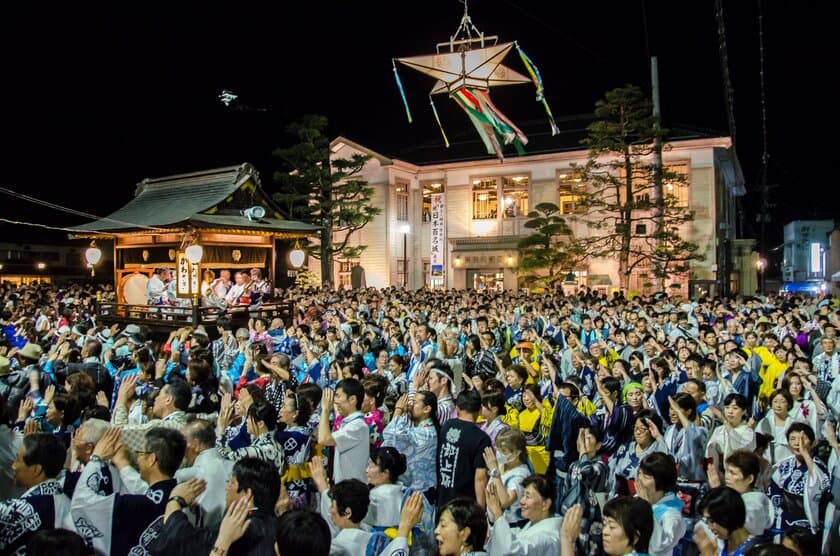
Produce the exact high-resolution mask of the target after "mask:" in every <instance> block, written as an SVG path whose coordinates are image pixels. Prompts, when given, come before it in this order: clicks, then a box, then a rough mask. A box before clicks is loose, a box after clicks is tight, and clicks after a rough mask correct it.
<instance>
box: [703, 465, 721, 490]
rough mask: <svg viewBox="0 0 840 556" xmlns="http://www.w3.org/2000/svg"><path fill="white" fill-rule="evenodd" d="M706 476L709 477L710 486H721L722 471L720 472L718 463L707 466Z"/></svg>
mask: <svg viewBox="0 0 840 556" xmlns="http://www.w3.org/2000/svg"><path fill="white" fill-rule="evenodd" d="M706 477H707V478H708V479H709V486H710V487H712V488H717V487H719V486H720V473H718V470H717V465H715V464H714V462H712V463H710V464H709V466H708V467H707V468H706Z"/></svg>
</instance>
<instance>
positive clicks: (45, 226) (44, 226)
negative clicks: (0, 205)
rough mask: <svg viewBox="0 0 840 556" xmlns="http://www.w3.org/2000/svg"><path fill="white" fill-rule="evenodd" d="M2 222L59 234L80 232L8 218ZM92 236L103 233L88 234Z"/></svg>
mask: <svg viewBox="0 0 840 556" xmlns="http://www.w3.org/2000/svg"><path fill="white" fill-rule="evenodd" d="M0 222H5V223H6V224H14V225H17V226H35V227H36V228H45V229H47V230H58V231H59V232H71V233H78V232H79V230H74V229H73V228H61V227H59V226H47V225H46V224H39V223H37V222H21V221H19V220H10V219H8V218H3V217H2V216H0ZM88 233H92V234H100V233H102V232H88Z"/></svg>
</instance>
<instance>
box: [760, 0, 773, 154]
mask: <svg viewBox="0 0 840 556" xmlns="http://www.w3.org/2000/svg"><path fill="white" fill-rule="evenodd" d="M758 63H759V68H758V77H759V85H760V86H761V139H762V151H761V164H762V165H764V166H767V162H768V161H769V159H770V153H769V151H768V147H767V94H766V89H765V86H764V12H763V10H762V9H761V0H758Z"/></svg>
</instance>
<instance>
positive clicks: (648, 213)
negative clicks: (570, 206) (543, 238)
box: [574, 86, 703, 290]
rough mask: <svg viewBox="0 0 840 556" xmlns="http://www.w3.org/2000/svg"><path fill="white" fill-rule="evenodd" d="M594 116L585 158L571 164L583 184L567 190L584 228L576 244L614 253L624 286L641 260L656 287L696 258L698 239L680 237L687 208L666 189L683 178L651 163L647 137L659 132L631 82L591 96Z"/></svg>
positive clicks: (688, 217) (591, 251)
mask: <svg viewBox="0 0 840 556" xmlns="http://www.w3.org/2000/svg"><path fill="white" fill-rule="evenodd" d="M595 116H596V121H595V122H593V123H592V124H590V125H589V127H588V128H587V132H588V136H587V138H586V139H584V141H583V144H584V145H586V146H587V147H588V148H589V156H588V160H587V162H586V163H585V164H584V165H582V166H579V167H576V168H575V171H576V173H577V176H576V177H577V178H579V179H580V182H581V184H582V185H583V187H581V188H580V189H579V191H576V192H575V195H576V197H577V198H576V206H577V208H578V210H579V211H580V214H579V215H578V216H575V217H574V218H575V220H577V221H579V222H583V223H585V224H586V226H587V227H589V228H590V229H591V230H592V233H591V234H589V235H588V237H585V238H580V239H578V240H576V243H577V249H578V250H579V251H581V252H585V253H586V254H587V255H588V256H591V257H609V258H615V259H617V260H618V272H619V281H620V286H621V288H622V289H624V290H626V289H627V288H628V285H629V281H630V274H631V272H632V271H633V269H634V268H635V267H636V266H638V265H643V266H647V265H649V266H650V267H651V269H652V273H653V275H654V276H655V277H656V278H657V280H658V281H659V287H660V289H664V287H665V282H666V280H667V278H669V277H673V275H674V274H680V273H685V272H687V271H688V267H689V265H690V262H691V261H695V260H702V259H703V256H702V255H700V254H698V253H697V250H698V245H697V244H696V243H693V242H691V241H687V240H685V239H684V237H685V236H687V235H688V234H687V233H686V230H685V228H686V227H687V225H688V224H689V223H690V222H691V221H693V220H694V214H693V213H692V212H691V211H689V210H688V208H687V207H684V206H680V203H679V201H678V199H677V196H676V195H675V194H674V193H675V192H676V191H678V189H677V188H682V187H688V183H687V177H686V176H685V175H682V174H679V173H677V172H674V171H671V170H669V169H668V168H667V166H665V167H660V166H658V165H657V164H655V162H654V157H653V155H654V140H655V139H657V138H658V139H662V138H663V137H664V134H665V130H662V129H661V128H659V127H658V126H656V125H655V124H656V122H655V120H654V117H653V115H652V106H651V102H650V100H649V99H648V98H647V97H646V96H645V95H644V93H643V92H642V90H641V89H639V88H638V87H635V86H626V87H623V88H619V89H614V90H612V91H609V92H607V94H606V96H605V98H604V99H603V100H599V101H598V102H597V103H596V105H595ZM657 171H661V175H662V183H663V184H666V187H664V188H663V195H662V196H661V197H657V195H656V189H655V178H656V173H657ZM657 208H658V209H659V211H658V212H659V214H661V217H659V218H658V217H657V210H655V209H657Z"/></svg>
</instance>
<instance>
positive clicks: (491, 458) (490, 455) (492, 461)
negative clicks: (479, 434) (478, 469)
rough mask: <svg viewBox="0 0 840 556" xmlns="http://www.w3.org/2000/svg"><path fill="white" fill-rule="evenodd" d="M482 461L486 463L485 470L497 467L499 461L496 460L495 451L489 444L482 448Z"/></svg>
mask: <svg viewBox="0 0 840 556" xmlns="http://www.w3.org/2000/svg"><path fill="white" fill-rule="evenodd" d="M483 455H484V463H485V464H487V471H493V470H494V469H498V468H499V462H498V461H497V460H496V452H494V451H493V448H492V447H491V446H488V447H486V448H484V454H483Z"/></svg>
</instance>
